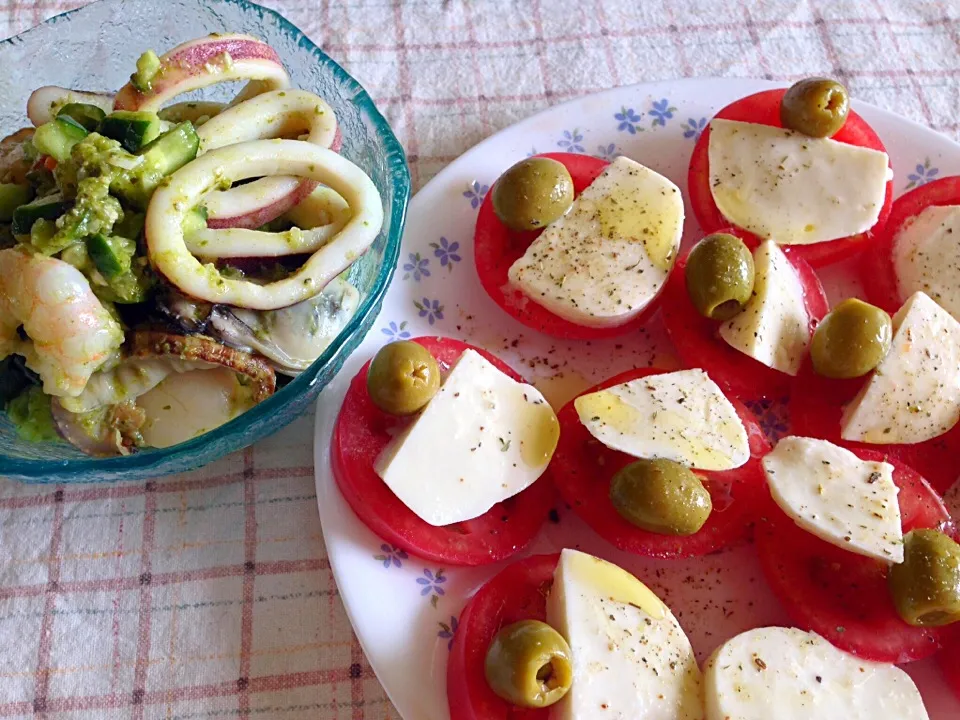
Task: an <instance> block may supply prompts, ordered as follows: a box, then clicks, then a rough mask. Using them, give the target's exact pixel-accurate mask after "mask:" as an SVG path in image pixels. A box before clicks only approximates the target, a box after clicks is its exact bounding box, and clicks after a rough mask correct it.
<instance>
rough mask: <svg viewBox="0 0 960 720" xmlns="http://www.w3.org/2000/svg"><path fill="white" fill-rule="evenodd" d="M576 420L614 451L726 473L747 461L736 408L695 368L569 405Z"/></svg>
mask: <svg viewBox="0 0 960 720" xmlns="http://www.w3.org/2000/svg"><path fill="white" fill-rule="evenodd" d="M574 407H575V408H576V410H577V415H578V416H579V417H580V422H581V423H583V425H584V427H586V428H587V430H588V431H589V432H590V434H591V435H593V436H594V437H595V438H597V440H599V441H600V442H602V443H603V444H604V445H606V446H607V447H609V448H611V449H613V450H619V451H620V452H624V453H627V454H628V455H633V456H634V457H639V458H650V459H653V458H666V459H668V460H673V461H675V462H679V463H682V464H684V465H688V466H690V467H693V468H697V469H700V470H730V469H732V468H737V467H740V466H741V465H743V464H744V463H745V462H747V460H748V459H749V458H750V443H749V441H748V440H747V431H746V430H745V429H744V427H743V422H742V421H741V420H740V416H739V415H737V411H736V409H735V408H734V407H733V405H732V404H731V402H730V401H729V400H728V399H727V398H726V396H725V395H724V394H723V391H722V390H720V388H719V387H717V384H716V383H715V382H713V380H711V379H710V377H709V376H708V375H707V374H706V373H705V372H704V371H703V370H699V369H693V370H680V371H678V372H671V373H662V374H660V375H648V376H647V377H643V378H638V379H636V380H631V381H630V382H625V383H622V384H621V385H614V386H613V387H610V388H607V389H606V390H599V391H597V392H593V393H589V394H587V395H581V396H580V397H578V398H577V399H576V400H575V401H574Z"/></svg>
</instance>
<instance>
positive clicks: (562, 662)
mask: <svg viewBox="0 0 960 720" xmlns="http://www.w3.org/2000/svg"><path fill="white" fill-rule="evenodd" d="M484 671H485V674H486V676H487V684H488V685H490V689H491V690H493V691H494V692H495V693H496V694H497V695H499V696H500V697H502V698H503V699H504V700H506V701H507V702H509V703H512V704H514V705H518V706H520V707H525V708H543V707H547V706H549V705H553V704H554V703H555V702H557V701H558V700H559V699H560V698H562V697H563V696H564V695H566V694H567V691H568V690H569V689H570V684H571V683H572V682H573V665H572V664H571V660H570V646H569V645H567V641H566V640H564V639H563V636H562V635H561V634H560V633H558V632H557V631H556V630H554V629H553V628H552V627H550V626H549V625H547V624H546V623H544V622H540V621H539V620H521V621H520V622H517V623H514V624H513V625H507V626H506V627H504V628H503V629H502V630H500V632H498V633H497V636H496V637H495V638H494V639H493V642H492V643H490V648H489V649H488V650H487V659H486V662H485V663H484Z"/></svg>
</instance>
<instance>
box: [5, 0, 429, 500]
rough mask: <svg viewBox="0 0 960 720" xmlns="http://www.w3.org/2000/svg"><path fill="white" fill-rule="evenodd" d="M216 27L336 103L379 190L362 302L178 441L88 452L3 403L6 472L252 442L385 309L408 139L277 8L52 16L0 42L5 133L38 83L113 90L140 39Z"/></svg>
mask: <svg viewBox="0 0 960 720" xmlns="http://www.w3.org/2000/svg"><path fill="white" fill-rule="evenodd" d="M214 32H240V33H248V34H250V35H255V36H257V37H259V38H261V39H262V40H264V41H266V42H267V43H269V44H270V45H272V46H273V47H274V49H276V51H277V52H278V53H279V55H280V57H281V58H282V59H283V61H284V64H285V65H286V67H287V70H288V72H289V73H290V77H291V80H292V82H293V85H294V86H295V87H300V88H303V89H306V90H310V91H312V92H315V93H317V94H318V95H320V96H322V97H323V98H324V99H325V100H326V101H327V102H328V103H330V105H331V106H332V107H333V109H334V110H335V111H336V114H337V119H338V121H339V122H340V127H341V130H342V133H343V149H342V151H341V152H342V154H343V155H344V156H345V157H347V158H349V159H350V160H352V161H353V162H355V163H357V164H358V165H359V166H360V167H362V168H363V169H364V170H365V171H366V172H367V174H368V175H369V176H370V177H371V178H372V179H373V182H374V183H375V184H376V186H377V188H378V189H379V190H380V194H381V196H382V198H383V209H384V225H383V230H382V231H381V233H380V235H379V237H378V238H377V240H376V242H375V243H374V244H373V246H372V247H371V248H370V250H369V251H368V252H367V253H366V254H365V255H364V256H363V257H362V258H361V259H360V260H358V261H357V262H356V263H354V265H353V267H352V269H351V270H350V276H349V277H350V281H351V282H352V283H353V284H354V285H356V286H357V288H358V289H359V290H360V293H361V302H360V306H359V308H358V310H357V314H356V315H355V316H354V317H353V319H352V320H351V321H350V322H349V323H348V324H347V326H346V328H344V330H343V332H341V333H340V335H339V336H338V337H337V339H336V340H335V341H334V342H333V343H332V344H331V345H330V347H328V348H327V349H326V351H325V352H324V353H323V355H321V356H320V357H319V358H318V359H317V361H316V362H314V363H313V365H311V366H310V368H309V369H308V370H307V371H305V372H304V373H302V374H301V375H300V376H299V377H297V378H295V379H294V380H293V381H292V382H290V383H289V384H288V385H287V386H286V387H284V388H283V389H281V390H279V391H278V392H277V393H276V394H275V395H273V396H272V397H270V398H268V399H267V400H265V401H264V402H262V403H260V404H259V405H257V406H256V407H254V408H253V409H251V410H249V411H248V412H246V413H244V414H243V415H241V416H239V417H238V418H236V419H235V420H233V421H231V422H229V423H227V424H226V425H223V426H222V427H219V428H217V429H216V430H213V431H211V432H208V433H206V434H204V435H201V436H199V437H197V438H194V439H193V440H190V441H188V442H185V443H181V444H179V445H176V446H174V447H171V448H167V449H162V450H149V449H148V450H143V451H141V452H138V453H136V454H134V455H130V456H128V457H119V458H90V457H87V456H85V455H83V454H81V453H80V452H79V451H78V450H76V449H74V448H73V447H72V446H70V445H68V444H67V443H65V442H60V443H56V442H53V443H41V444H34V443H27V442H24V441H22V440H20V439H19V438H18V437H17V435H16V433H15V432H14V429H13V426H12V424H11V423H10V421H9V419H8V418H7V417H6V414H5V413H2V412H0V476H2V477H7V478H14V479H17V480H22V481H25V482H33V483H49V482H66V483H83V482H110V481H115V480H143V479H146V478H150V477H156V476H158V475H164V474H167V473H173V472H181V471H185V470H189V469H192V468H196V467H199V466H200V465H203V464H205V463H208V462H210V461H212V460H215V459H216V458H218V457H220V456H222V455H226V454H227V453H230V452H233V451H234V450H239V449H240V448H243V447H246V446H247V445H250V444H252V443H254V442H256V441H257V440H259V439H260V438H262V437H265V436H267V435H269V434H271V433H273V432H275V431H276V430H278V429H280V428H281V427H283V426H284V425H286V424H288V423H289V422H291V421H292V420H294V419H295V418H296V417H297V416H298V415H300V414H301V413H302V412H303V411H304V410H306V409H307V407H308V406H309V405H310V403H312V402H313V401H314V400H315V399H316V397H317V394H318V393H319V392H320V390H321V389H322V388H323V387H324V386H325V385H326V384H327V383H328V382H329V381H330V380H331V378H333V376H334V375H335V374H336V373H337V371H338V370H339V369H340V368H341V367H342V365H343V362H344V361H345V360H346V359H347V357H348V356H349V355H350V353H351V352H353V350H354V349H355V348H356V347H357V345H358V344H359V343H360V341H361V340H362V339H363V337H364V335H366V333H367V331H368V330H369V329H370V326H371V325H372V323H373V321H374V318H375V317H376V316H377V313H378V312H379V309H380V304H381V302H382V300H383V295H384V293H385V292H386V289H387V286H388V285H389V283H390V278H391V277H392V275H393V271H394V267H395V266H396V263H397V256H398V253H399V250H400V236H401V234H402V231H403V223H404V217H405V214H406V208H407V201H408V200H409V197H410V173H409V171H408V169H407V164H406V158H405V156H404V153H403V148H401V146H400V143H399V141H398V140H397V138H396V137H395V136H394V134H393V132H392V131H391V130H390V126H389V125H388V124H387V121H386V120H385V119H384V118H383V116H382V115H381V114H380V113H379V111H378V110H377V109H376V107H375V106H374V104H373V101H372V100H371V99H370V96H369V95H368V94H367V92H366V91H365V90H364V89H363V88H362V87H361V86H360V84H359V83H358V82H357V81H356V80H354V79H353V78H352V77H350V75H349V74H348V73H347V72H346V71H345V70H344V69H343V68H341V67H340V66H339V65H337V63H335V62H334V61H333V60H331V59H330V58H329V57H327V56H326V55H325V54H324V53H323V52H321V51H320V49H319V48H318V47H317V46H316V45H314V44H313V43H312V42H311V41H310V39H309V38H308V37H307V36H306V35H304V34H303V33H302V32H301V31H300V30H298V29H297V28H296V27H294V26H293V25H292V24H290V23H289V22H287V21H286V20H285V19H284V18H282V17H281V16H280V15H279V14H277V13H276V12H274V11H272V10H268V9H266V8H263V7H260V6H259V5H254V4H253V3H250V2H246V0H220V1H219V2H216V3H213V2H207V1H204V0H164V1H163V2H157V1H156V0H100V2H96V3H94V4H92V5H87V6H86V7H83V8H80V9H79V10H74V11H72V12H68V13H65V14H63V15H59V16H57V17H54V18H51V19H50V20H47V21H46V22H45V23H43V24H42V25H40V26H38V27H36V28H33V29H32V30H28V31H26V32H24V33H22V34H20V35H17V36H16V37H14V38H11V39H9V40H5V41H3V42H2V43H0V67H2V68H3V73H0V130H2V131H3V134H7V133H10V132H13V131H14V130H16V129H17V128H19V127H23V126H24V125H26V124H28V121H27V119H26V102H27V98H28V97H29V96H30V93H31V92H32V91H33V90H34V89H35V88H36V87H38V86H40V85H61V86H64V87H70V88H76V89H90V90H98V89H104V88H110V89H113V90H116V89H119V88H120V87H121V86H122V85H123V84H124V83H125V82H127V80H128V78H129V76H130V73H131V72H132V71H133V69H134V65H135V63H136V60H137V57H139V55H140V54H141V53H142V52H143V51H144V50H147V49H150V48H152V49H154V50H156V51H158V52H164V51H166V50H168V49H170V48H172V47H174V46H175V45H178V44H179V43H181V42H183V41H185V40H189V39H191V38H195V37H199V36H201V35H206V34H208V33H214ZM38 67H39V68H43V69H42V70H40V71H38V70H37V68H38ZM235 92H236V88H230V87H224V86H215V87H214V88H211V89H209V92H201V93H200V94H195V95H194V96H193V97H203V98H207V99H225V98H226V97H229V96H230V94H231V93H235ZM186 97H189V96H186Z"/></svg>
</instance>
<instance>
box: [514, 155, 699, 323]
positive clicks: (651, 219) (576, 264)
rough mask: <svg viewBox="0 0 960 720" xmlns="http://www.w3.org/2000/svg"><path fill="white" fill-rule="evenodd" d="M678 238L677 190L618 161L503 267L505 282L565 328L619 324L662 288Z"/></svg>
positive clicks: (679, 206)
mask: <svg viewBox="0 0 960 720" xmlns="http://www.w3.org/2000/svg"><path fill="white" fill-rule="evenodd" d="M682 234H683V198H682V197H681V195H680V190H679V188H677V186H676V185H674V184H673V183H672V182H670V181H669V180H667V178H665V177H663V176H662V175H659V174H657V173H655V172H654V171H653V170H650V169H649V168H646V167H644V166H643V165H641V164H640V163H637V162H634V161H633V160H630V159H628V158H625V157H619V158H617V159H616V160H614V161H613V162H612V163H610V165H609V167H607V169H606V170H604V171H603V172H602V173H601V174H600V176H599V177H598V178H597V179H596V180H594V181H593V182H592V183H591V184H590V186H589V187H588V188H586V189H585V190H584V191H583V192H582V193H581V194H580V196H579V197H578V198H577V199H576V200H574V202H573V206H572V207H571V208H570V210H569V211H568V212H567V214H566V215H564V216H563V217H561V218H560V219H559V220H556V221H555V222H553V223H551V224H550V225H549V226H547V228H546V229H545V230H544V231H543V233H541V235H540V236H539V237H538V238H537V239H536V240H534V241H533V243H531V244H530V247H528V248H527V251H526V252H525V253H524V254H523V257H521V258H520V259H519V260H517V261H516V262H515V263H514V264H513V265H512V266H511V267H510V272H509V278H510V283H511V284H512V285H513V286H514V287H516V288H517V289H519V290H520V291H521V292H522V293H523V294H524V295H525V296H526V297H528V298H530V299H531V300H533V301H534V302H535V303H537V304H539V305H542V306H543V307H545V308H546V309H547V310H549V311H550V312H552V313H554V314H555V315H559V316H560V317H562V318H564V319H565V320H569V321H570V322H574V323H577V324H578V325H586V326H589V327H612V326H617V325H622V324H624V323H626V322H629V321H630V320H632V319H633V318H635V317H636V316H637V315H638V314H639V313H640V312H642V311H643V309H644V308H645V307H646V306H647V305H648V304H649V303H650V301H651V300H653V299H654V298H655V297H656V296H657V295H658V294H659V293H660V291H661V290H662V289H663V286H664V283H665V282H666V280H667V275H668V274H669V273H670V269H671V268H672V267H673V264H674V261H675V260H676V257H677V249H678V248H679V247H680V236H681V235H682Z"/></svg>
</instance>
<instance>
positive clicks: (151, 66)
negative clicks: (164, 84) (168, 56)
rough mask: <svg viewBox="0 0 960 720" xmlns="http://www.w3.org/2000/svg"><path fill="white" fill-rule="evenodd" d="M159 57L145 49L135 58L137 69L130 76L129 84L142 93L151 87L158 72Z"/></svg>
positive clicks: (148, 90)
mask: <svg viewBox="0 0 960 720" xmlns="http://www.w3.org/2000/svg"><path fill="white" fill-rule="evenodd" d="M160 66H161V63H160V58H159V57H157V54H156V53H155V52H154V51H153V50H147V51H146V52H145V53H143V55H141V56H140V57H138V58H137V71H136V72H135V73H133V75H131V76H130V84H131V85H133V86H134V87H135V88H136V89H137V90H139V91H140V92H142V93H148V92H150V91H151V90H152V89H153V79H154V78H155V77H156V76H157V73H159V72H160Z"/></svg>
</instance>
